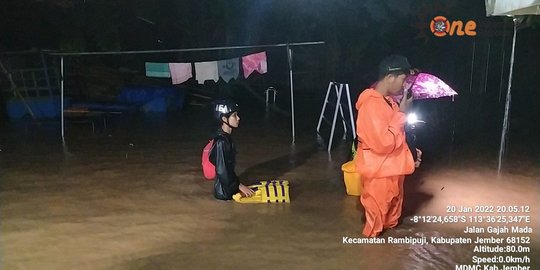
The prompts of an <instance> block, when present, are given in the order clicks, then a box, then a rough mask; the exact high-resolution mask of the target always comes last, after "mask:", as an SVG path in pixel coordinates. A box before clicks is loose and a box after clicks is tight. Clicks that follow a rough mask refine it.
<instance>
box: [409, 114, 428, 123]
mask: <svg viewBox="0 0 540 270" xmlns="http://www.w3.org/2000/svg"><path fill="white" fill-rule="evenodd" d="M418 122H424V121H422V120H419V119H418V116H417V115H416V113H409V114H408V115H407V123H408V124H409V125H414V124H416V123H418Z"/></svg>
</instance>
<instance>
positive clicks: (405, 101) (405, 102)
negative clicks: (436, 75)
mask: <svg viewBox="0 0 540 270" xmlns="http://www.w3.org/2000/svg"><path fill="white" fill-rule="evenodd" d="M409 91H410V90H404V91H403V97H402V98H401V102H400V103H399V111H401V112H402V113H407V111H408V110H409V108H410V107H411V104H412V102H413V96H411V97H410V98H407V94H408V92H409Z"/></svg>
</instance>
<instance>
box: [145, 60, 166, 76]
mask: <svg viewBox="0 0 540 270" xmlns="http://www.w3.org/2000/svg"><path fill="white" fill-rule="evenodd" d="M145 68H146V77H156V78H170V77H171V72H170V70H169V64H168V63H152V62H146V63H145Z"/></svg>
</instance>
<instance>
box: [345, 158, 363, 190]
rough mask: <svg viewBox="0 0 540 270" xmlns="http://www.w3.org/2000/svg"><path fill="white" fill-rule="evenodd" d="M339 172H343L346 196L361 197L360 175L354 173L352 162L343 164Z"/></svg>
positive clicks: (354, 167) (354, 165) (354, 166)
mask: <svg viewBox="0 0 540 270" xmlns="http://www.w3.org/2000/svg"><path fill="white" fill-rule="evenodd" d="M341 170H342V171H343V181H344V182H345V188H346V189H347V194H348V195H351V196H360V195H362V178H361V177H360V174H359V173H357V172H356V164H355V162H354V160H351V161H349V162H347V163H345V164H343V165H342V166H341Z"/></svg>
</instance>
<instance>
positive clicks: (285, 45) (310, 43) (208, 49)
mask: <svg viewBox="0 0 540 270" xmlns="http://www.w3.org/2000/svg"><path fill="white" fill-rule="evenodd" d="M321 44H324V41H315V42H293V43H280V44H266V45H253V46H227V47H207V48H191V49H170V50H145V51H108V52H71V53H50V55H56V56H83V55H115V54H154V53H173V52H196V51H219V50H234V49H254V48H271V47H287V46H291V47H292V46H305V45H321Z"/></svg>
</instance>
